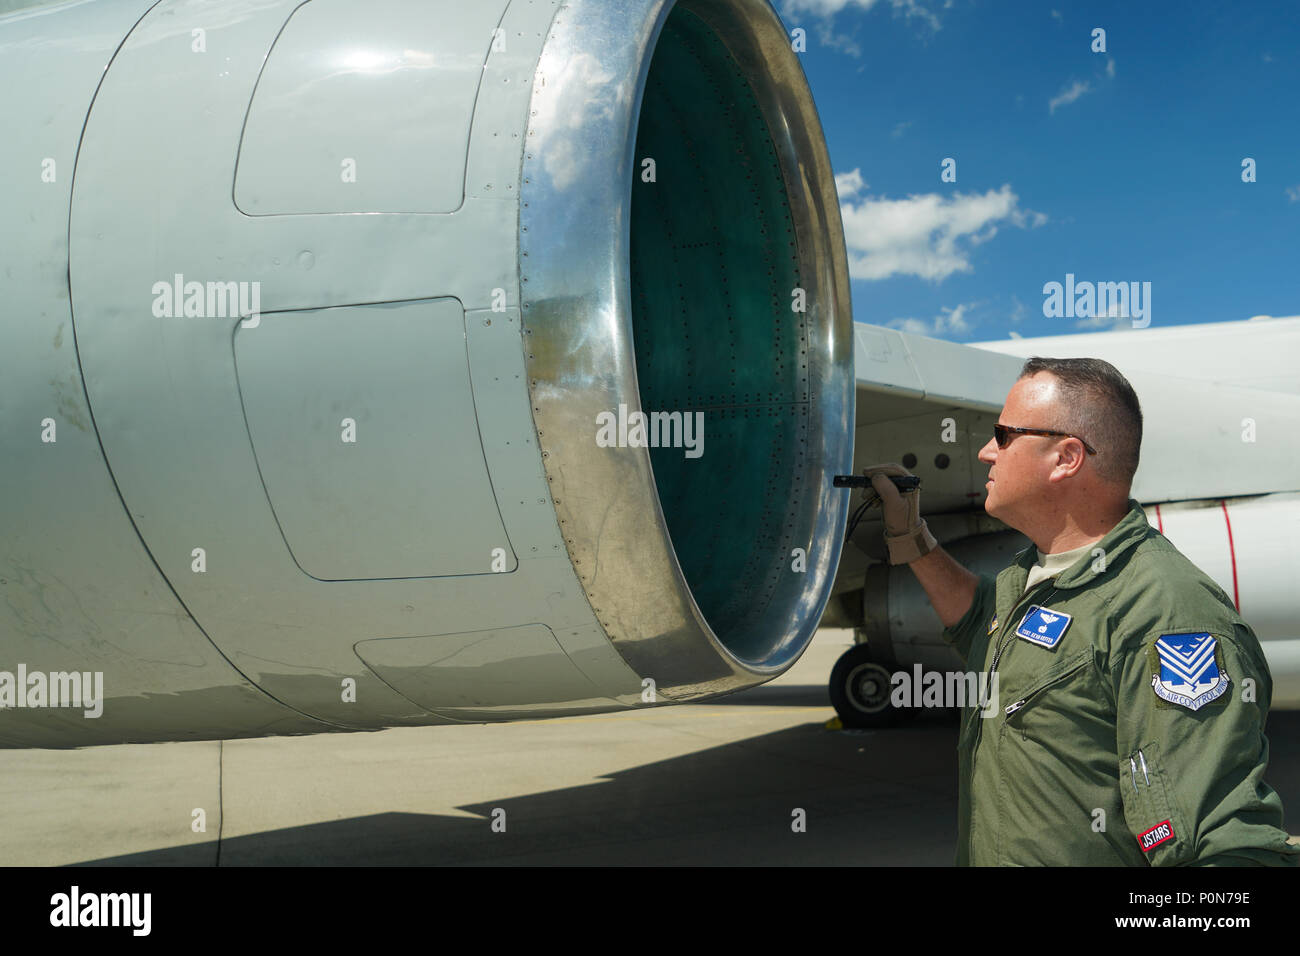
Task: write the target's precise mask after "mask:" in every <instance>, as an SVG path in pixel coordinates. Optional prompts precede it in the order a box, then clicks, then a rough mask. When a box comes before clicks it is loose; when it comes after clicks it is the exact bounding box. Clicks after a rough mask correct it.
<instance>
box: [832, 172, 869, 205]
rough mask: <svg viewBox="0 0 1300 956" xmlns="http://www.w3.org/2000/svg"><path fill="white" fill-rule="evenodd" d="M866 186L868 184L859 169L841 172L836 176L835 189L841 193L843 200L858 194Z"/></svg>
mask: <svg viewBox="0 0 1300 956" xmlns="http://www.w3.org/2000/svg"><path fill="white" fill-rule="evenodd" d="M866 188H867V184H866V182H865V181H864V180H863V179H862V172H861V171H860V170H858V169H854V170H851V171H850V172H847V173H840V174H839V175H837V176H836V177H835V189H836V191H837V192H838V193H839V194H840V199H841V201H842V200H845V199H848V198H850V197H852V196H856V195H857V194H858V193H860V192H862V190H864V189H866Z"/></svg>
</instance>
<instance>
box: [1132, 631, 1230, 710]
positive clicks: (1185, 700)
mask: <svg viewBox="0 0 1300 956" xmlns="http://www.w3.org/2000/svg"><path fill="white" fill-rule="evenodd" d="M1218 645H1219V642H1218V639H1216V638H1215V637H1214V636H1213V635H1212V634H1205V633H1201V634H1196V633H1189V634H1164V635H1161V637H1160V638H1158V639H1157V640H1156V644H1155V650H1156V655H1157V656H1158V658H1159V665H1160V669H1159V671H1158V672H1157V673H1156V674H1155V675H1154V676H1152V678H1151V687H1152V689H1153V690H1154V691H1155V692H1156V696H1157V697H1159V698H1161V699H1162V700H1167V701H1169V702H1170V703H1172V704H1180V705H1181V706H1183V707H1186V708H1187V709H1188V710H1193V711H1195V710H1200V709H1201V708H1202V707H1204V706H1205V705H1206V704H1208V703H1209V702H1210V701H1212V700H1217V699H1218V698H1219V697H1222V696H1223V694H1224V692H1225V691H1227V689H1228V682H1229V677H1228V675H1227V674H1226V673H1224V671H1223V669H1222V668H1220V667H1219V662H1218V655H1217V654H1216V649H1217V648H1218Z"/></svg>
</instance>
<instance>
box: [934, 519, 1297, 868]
mask: <svg viewBox="0 0 1300 956" xmlns="http://www.w3.org/2000/svg"><path fill="white" fill-rule="evenodd" d="M1129 508H1130V510H1129V513H1128V514H1127V515H1126V516H1125V517H1124V519H1123V520H1122V521H1120V523H1119V524H1117V525H1116V526H1115V527H1114V528H1113V529H1111V531H1110V533H1108V534H1107V535H1106V536H1105V537H1104V538H1102V539H1101V540H1100V541H1099V542H1097V544H1096V546H1095V547H1096V548H1100V549H1102V551H1103V552H1104V559H1103V558H1101V557H1100V556H1098V557H1095V558H1094V557H1089V556H1085V557H1084V558H1083V559H1081V560H1080V561H1078V562H1077V563H1075V564H1074V565H1072V566H1071V567H1069V568H1067V569H1066V570H1065V571H1062V572H1061V573H1060V575H1058V576H1057V577H1056V578H1054V579H1051V578H1049V579H1048V580H1046V581H1042V582H1039V583H1038V584H1036V585H1035V586H1034V587H1032V588H1031V589H1030V590H1029V591H1028V592H1027V593H1023V596H1022V592H1024V587H1025V581H1026V580H1027V578H1028V574H1029V569H1030V568H1031V567H1032V566H1033V564H1034V560H1035V558H1036V554H1035V549H1034V548H1033V547H1030V548H1028V549H1026V550H1025V551H1023V552H1021V553H1020V554H1019V555H1017V557H1016V560H1015V561H1014V562H1013V563H1012V564H1011V566H1010V567H1008V568H1006V569H1005V570H1004V571H1002V572H1001V573H1000V574H999V575H998V576H997V579H996V581H994V580H993V579H992V578H990V577H988V576H987V575H981V576H980V582H979V586H978V588H977V589H976V592H975V599H974V601H973V602H972V604H971V607H970V608H969V610H967V612H966V614H965V616H964V617H962V619H961V620H960V621H958V622H957V623H956V624H955V625H953V626H952V627H950V628H947V629H945V630H944V632H943V635H944V639H945V640H946V641H948V642H949V643H951V644H952V645H953V647H954V648H955V649H956V650H957V651H958V652H959V653H960V654H961V656H962V658H963V659H964V660H965V661H966V665H967V667H968V668H970V669H972V670H977V671H981V672H983V673H988V672H989V671H990V669H991V667H992V665H993V661H994V658H995V656H996V655H997V652H998V647H999V646H1002V645H1004V644H1005V646H1004V647H1003V648H1002V652H1001V656H1000V657H999V658H998V661H997V669H996V674H997V682H998V683H997V686H996V692H997V700H996V704H995V706H992V707H989V708H986V709H985V713H991V715H992V716H988V717H981V716H980V709H979V708H976V707H967V708H965V709H964V710H963V712H962V720H961V734H960V738H959V742H958V745H957V750H958V768H959V770H958V773H959V800H960V803H959V809H958V850H957V864H958V865H959V866H963V865H999V864H1001V865H1007V864H1025V865H1060V866H1064V865H1070V866H1090V865H1103V866H1105V865H1109V866H1116V865H1131V866H1142V865H1147V864H1149V865H1153V866H1168V865H1178V864H1189V863H1194V864H1272V865H1296V863H1297V858H1298V857H1300V845H1292V844H1288V843H1287V834H1286V833H1285V832H1284V831H1283V830H1282V829H1281V827H1282V801H1281V798H1280V797H1279V796H1278V795H1277V793H1275V792H1274V791H1273V789H1272V788H1271V787H1269V786H1268V785H1267V784H1265V783H1264V781H1263V776H1264V770H1265V767H1266V766H1267V765H1268V738H1267V737H1265V736H1264V719H1265V717H1266V716H1267V714H1268V707H1269V703H1270V700H1271V698H1272V691H1273V685H1272V679H1271V677H1270V675H1269V671H1268V664H1267V662H1266V661H1265V660H1264V655H1263V653H1262V652H1261V650H1260V646H1259V640H1258V638H1256V637H1255V634H1254V632H1253V631H1252V630H1251V629H1250V626H1249V625H1248V624H1246V622H1245V621H1244V620H1242V618H1241V616H1240V615H1238V614H1237V612H1236V610H1235V609H1234V608H1233V605H1232V602H1231V601H1230V600H1229V599H1228V597H1227V596H1226V595H1225V594H1224V593H1223V590H1222V589H1221V588H1219V587H1218V585H1216V584H1215V583H1214V582H1213V581H1212V580H1210V578H1209V577H1208V576H1206V575H1205V574H1204V573H1203V572H1202V571H1201V570H1200V569H1199V568H1197V567H1196V566H1195V565H1194V564H1192V562H1190V561H1189V560H1187V558H1185V557H1184V556H1183V555H1182V554H1181V553H1179V551H1178V550H1177V549H1176V548H1175V547H1174V546H1173V545H1172V544H1170V542H1169V540H1168V539H1167V538H1166V537H1165V536H1164V535H1162V534H1160V533H1159V532H1158V531H1156V529H1154V528H1152V527H1151V526H1150V524H1149V523H1148V522H1147V518H1146V514H1145V513H1144V512H1143V510H1142V508H1141V507H1140V506H1139V505H1138V503H1137V502H1136V501H1134V500H1132V499H1129ZM1094 553H1095V552H1094ZM1033 606H1039V607H1041V608H1043V611H1041V612H1038V611H1036V612H1034V613H1033V614H1032V615H1030V614H1029V613H1028V611H1029V609H1030V608H1031V607H1033ZM1066 615H1068V616H1069V617H1068V619H1067V618H1066V617H1065V616H1066ZM1062 626H1063V627H1064V630H1063V631H1062V630H1061V627H1062ZM1017 631H1021V632H1022V633H1024V634H1025V635H1026V636H1027V637H1028V638H1029V639H1026V637H1024V636H1017ZM1040 632H1042V633H1040ZM1166 635H1172V637H1169V638H1167V639H1166V641H1165V642H1163V643H1162V644H1161V646H1160V647H1159V648H1157V647H1156V646H1155V645H1156V641H1157V640H1158V639H1160V638H1162V637H1164V636H1166ZM1204 635H1210V638H1212V639H1213V641H1214V642H1215V643H1214V644H1213V646H1211V645H1210V638H1207V637H1205V636H1204ZM1053 638H1055V643H1054V644H1052V640H1053ZM1049 645H1050V646H1049ZM1171 646H1172V647H1173V648H1174V651H1173V652H1171V651H1170V650H1169V648H1170V647H1171ZM1180 652H1185V653H1186V654H1187V655H1192V656H1189V657H1183V658H1180V657H1179V656H1178V653H1180ZM1197 654H1199V657H1196V656H1195V655H1197ZM1211 655H1212V656H1213V663H1210V661H1209V658H1210V656H1211ZM1162 665H1163V666H1162ZM1179 666H1184V667H1185V668H1186V670H1185V671H1182V672H1181V673H1184V674H1190V675H1191V677H1190V679H1191V680H1192V681H1193V682H1194V683H1193V684H1188V683H1186V679H1185V678H1179V677H1178V676H1177V675H1178V674H1179V673H1180V672H1179V671H1178V670H1177V667H1179ZM1169 667H1173V668H1175V669H1174V670H1169V669H1168V668H1169ZM1198 668H1199V673H1198V670H1197V669H1198ZM1216 668H1217V680H1216ZM1162 677H1163V678H1164V679H1163V680H1162ZM1207 685H1208V688H1209V689H1208V690H1207ZM1157 689H1158V690H1159V691H1160V693H1157ZM1252 693H1253V699H1251V695H1252ZM1192 694H1195V695H1196V696H1189V695H1192ZM1216 695H1217V696H1216ZM1179 700H1181V701H1182V702H1183V703H1180V702H1178V701H1179ZM1188 704H1191V705H1195V709H1192V707H1191V706H1187V705H1188ZM1008 710H1009V711H1010V713H1008V712H1007V711H1008Z"/></svg>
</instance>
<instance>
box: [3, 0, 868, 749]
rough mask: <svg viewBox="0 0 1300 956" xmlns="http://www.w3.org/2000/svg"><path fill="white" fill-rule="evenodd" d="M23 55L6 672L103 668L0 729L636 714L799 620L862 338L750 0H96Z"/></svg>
mask: <svg viewBox="0 0 1300 956" xmlns="http://www.w3.org/2000/svg"><path fill="white" fill-rule="evenodd" d="M0 79H2V80H3V86H4V88H5V89H6V90H10V91H22V94H23V95H22V97H21V98H20V97H13V96H10V97H6V100H7V102H6V103H5V104H4V105H3V106H2V107H0V110H2V111H3V113H4V115H3V117H0V119H2V120H3V122H2V123H0V125H2V126H3V128H4V129H5V130H6V131H7V135H9V136H10V138H11V141H12V142H13V143H14V144H15V146H14V148H13V149H7V150H6V151H5V152H4V154H3V156H0V164H2V165H0V189H3V190H4V192H3V194H2V198H3V207H4V210H5V217H4V222H5V225H4V230H3V233H2V234H0V258H2V259H3V262H4V264H5V269H4V271H3V273H2V274H0V302H3V303H4V304H3V306H0V307H2V308H3V309H4V316H3V318H4V321H3V323H2V324H0V356H3V363H4V374H3V376H0V442H2V447H3V452H4V458H5V467H4V468H3V470H0V491H2V492H3V501H4V505H3V511H2V512H0V515H2V518H0V539H2V540H3V541H4V551H3V555H2V556H0V588H2V589H3V591H4V594H5V598H6V600H5V602H3V604H0V672H4V671H8V672H11V673H16V671H15V668H16V667H17V666H18V665H19V664H22V665H23V666H24V667H25V668H26V670H27V671H28V672H42V673H47V674H54V673H57V672H77V673H86V674H89V673H92V672H93V673H98V674H102V678H103V697H104V701H103V707H102V714H101V715H100V716H98V717H94V718H90V717H85V716H83V711H82V709H79V708H76V707H73V708H69V707H66V706H63V705H62V703H60V702H58V701H51V700H49V699H47V700H45V701H44V702H41V701H33V699H32V698H31V697H30V695H26V696H25V695H24V693H23V689H21V688H16V690H17V691H18V697H17V698H16V699H15V701H13V702H12V703H11V704H10V705H9V706H11V707H12V708H13V709H5V710H4V711H3V712H0V743H4V744H7V745H9V746H76V745H81V744H87V743H107V742H121V741H144V740H171V739H203V738H211V737H233V736H250V735H262V734H270V733H305V732H315V731H319V730H326V729H338V728H350V729H371V728H379V727H385V726H393V725H397V724H420V723H438V722H445V721H464V720H484V719H510V718H519V717H536V716H548V715H559V714H572V713H580V712H585V711H602V710H612V709H617V708H621V707H629V706H638V705H641V704H643V703H646V702H654V701H663V700H689V699H697V698H700V697H703V696H708V695H713V694H718V693H723V692H727V691H732V690H736V689H739V688H743V687H748V686H751V685H754V684H757V683H761V682H762V681H765V680H768V679H770V678H772V677H774V676H776V675H778V674H780V673H781V672H783V671H784V670H786V669H787V668H788V667H789V666H790V665H791V664H792V663H793V662H794V661H795V660H796V659H797V658H798V657H799V655H800V654H801V653H802V651H803V649H804V647H805V646H806V645H807V643H808V641H809V640H810V638H811V635H812V633H813V630H814V628H815V626H816V624H817V621H818V619H819V617H820V615H821V611H822V609H823V607H824V605H825V603H826V600H827V596H828V594H829V590H830V585H831V582H832V579H833V577H834V573H835V570H836V567H837V564H838V560H839V553H840V540H841V536H842V529H843V522H844V516H845V514H844V512H845V507H846V504H847V500H846V498H845V496H844V495H843V493H842V492H839V491H836V490H834V489H832V488H831V483H830V476H831V475H832V474H835V473H837V472H845V471H848V470H851V467H852V423H853V421H854V376H853V365H852V362H853V356H852V335H851V332H852V326H851V308H850V301H849V290H848V271H847V264H846V258H845V252H844V243H843V237H842V234H841V224H840V218H839V208H838V202H837V198H836V193H835V187H834V181H833V177H832V173H831V168H830V165H829V161H828V158H827V153H826V148H825V143H824V140H823V137H822V131H821V127H820V124H819V122H818V119H817V115H816V111H815V109H814V107H813V104H812V101H811V98H810V95H809V92H808V88H807V84H806V81H805V79H804V76H803V73H802V70H801V68H800V66H799V64H798V61H797V58H796V57H795V55H794V53H793V52H792V51H791V49H790V43H789V38H788V37H787V35H786V33H785V31H784V28H783V27H782V25H781V23H780V20H779V18H778V17H777V16H776V14H775V12H774V11H773V10H772V8H771V7H770V5H769V4H768V3H767V2H766V0H679V2H673V0H621V2H611V0H566V2H564V3H561V2H560V0H527V2H526V0H483V2H480V3H474V4H463V3H458V2H453V0H445V2H421V0H367V2H354V0H308V2H299V0H283V2H274V0H272V2H263V3H257V4H222V3H211V2H199V0H163V2H159V3H153V2H150V0H106V2H101V3H95V4H89V5H73V6H60V7H55V8H50V9H39V10H35V11H31V12H27V13H22V14H18V15H15V16H12V17H9V18H5V19H0ZM2 677H3V675H2V673H0V698H2V697H3V679H2ZM11 689H15V688H12V687H11ZM3 703H4V701H3V700H2V699H0V704H3Z"/></svg>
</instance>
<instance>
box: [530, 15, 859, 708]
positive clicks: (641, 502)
mask: <svg viewBox="0 0 1300 956" xmlns="http://www.w3.org/2000/svg"><path fill="white" fill-rule="evenodd" d="M679 3H680V4H681V6H683V7H684V8H686V9H688V10H690V11H691V12H692V13H694V14H696V15H697V16H699V17H700V18H701V19H703V20H704V21H705V22H706V23H707V24H708V25H709V26H710V28H711V29H713V31H714V32H715V34H716V35H717V36H718V38H719V39H720V40H721V41H722V42H723V43H724V44H725V45H726V47H727V48H728V50H729V51H730V52H731V54H732V56H733V57H734V58H735V59H736V61H737V63H738V64H739V65H740V66H741V68H742V69H743V70H745V72H746V75H747V76H749V77H750V78H751V83H752V86H753V88H754V92H755V95H756V96H757V99H758V102H759V104H760V108H761V109H762V111H763V114H764V118H765V120H766V122H767V125H768V129H769V132H770V134H771V136H772V140H773V145H774V147H775V149H776V152H777V155H778V157H779V161H780V165H781V172H782V175H783V177H784V180H785V183H786V189H787V193H788V197H789V201H790V213H791V217H792V221H793V222H794V225H795V231H796V236H797V242H798V246H799V251H800V260H801V264H802V265H801V268H802V280H801V281H802V282H803V284H804V288H805V289H806V292H807V312H806V316H805V318H806V322H805V324H806V326H807V329H806V336H807V338H806V345H807V362H808V384H809V399H810V403H811V404H810V413H809V416H808V422H809V433H808V435H807V440H808V443H809V445H808V447H809V448H810V452H809V453H808V454H807V455H806V465H805V467H804V469H803V472H802V473H801V476H800V477H801V478H802V480H803V487H805V488H806V489H807V494H806V496H805V498H804V501H803V505H802V507H801V508H800V509H799V510H798V512H797V515H796V517H797V521H796V523H795V526H794V529H793V538H792V540H793V541H794V542H795V545H796V546H797V547H802V548H804V549H805V552H806V555H807V558H806V570H805V571H803V572H796V571H791V572H790V573H789V574H787V575H786V576H785V578H784V580H783V582H782V584H781V586H780V588H779V590H778V596H777V597H776V598H774V599H773V601H772V605H771V606H772V610H773V614H774V619H773V620H772V621H771V628H772V633H773V634H774V635H777V637H776V638H774V641H773V644H772V645H771V647H770V648H769V652H768V654H767V655H766V657H765V659H764V660H761V661H754V660H744V659H742V658H740V657H738V656H737V655H736V654H735V653H733V652H732V651H730V650H729V649H728V648H726V647H725V646H724V645H723V644H722V643H721V642H720V641H719V640H718V637H717V635H716V634H715V633H714V631H713V629H712V628H711V627H710V626H709V624H708V622H707V621H706V620H705V618H704V616H703V614H702V613H701V611H700V609H699V607H698V606H697V604H696V602H695V600H694V598H693V597H692V595H691V590H690V587H689V585H688V583H687V581H686V579H685V577H684V575H683V573H682V570H681V567H680V564H679V562H678V559H677V556H676V554H675V552H674V550H673V547H672V542H671V540H670V536H669V533H668V530H667V524H666V522H665V519H664V515H663V511H662V506H661V504H660V500H659V496H658V493H657V490H656V486H655V478H654V473H653V470H652V467H651V461H650V455H649V451H648V449H645V448H631V447H628V448H597V446H596V443H595V435H596V415H597V413H599V412H608V411H615V410H617V408H618V406H619V405H620V404H625V405H627V407H628V409H629V411H635V410H640V409H641V402H640V392H639V389H638V386H637V374H636V357H635V354H634V353H633V350H632V342H633V336H632V313H631V282H630V260H629V253H630V241H631V240H630V215H631V194H632V176H633V175H635V162H634V160H635V157H634V150H635V146H636V136H637V124H638V120H639V116H640V110H641V101H642V95H643V92H644V89H645V83H646V77H647V74H648V72H649V67H650V61H651V57H652V54H653V52H654V49H655V45H656V43H657V41H658V39H659V35H660V32H661V30H662V29H663V26H664V23H665V21H666V20H667V18H668V15H669V14H670V13H671V12H672V10H673V8H674V7H675V6H676V5H677V4H679ZM519 204H520V205H519V212H520V217H519V263H520V305H521V314H522V317H523V320H522V335H523V347H524V350H525V356H526V368H527V372H528V387H529V394H530V398H531V403H532V411H533V421H534V425H535V427H536V429H537V436H538V446H539V448H540V449H541V453H542V463H543V467H544V469H545V472H546V477H547V481H548V483H549V488H550V492H551V498H552V503H553V505H554V507H555V513H556V517H557V520H558V522H559V527H560V531H561V534H562V537H563V539H564V542H565V546H566V548H567V549H568V553H569V558H570V561H571V562H572V564H573V568H574V571H575V573H576V575H577V577H578V580H579V582H580V583H581V586H582V588H583V590H584V591H585V593H586V595H587V599H588V601H589V602H590V604H591V607H592V610H593V611H594V613H595V616H596V618H597V620H598V621H599V622H600V624H601V626H602V627H603V628H604V630H605V633H606V635H607V636H608V638H609V640H610V641H611V643H612V644H613V646H614V647H615V648H616V649H617V650H618V651H619V653H620V654H621V656H622V657H623V659H624V660H625V661H626V662H627V663H628V665H629V666H630V667H631V668H632V669H633V670H634V671H635V672H636V673H637V675H639V676H640V677H642V678H643V679H644V678H650V679H652V680H653V681H654V682H655V688H656V691H658V692H662V693H663V694H664V695H665V696H666V697H669V698H671V699H678V700H681V699H690V698H696V697H701V696H711V695H715V694H719V693H725V692H728V691H734V690H738V689H740V688H743V687H748V686H752V685H755V684H759V683H762V682H763V681H765V680H769V679H771V678H772V677H775V676H777V675H778V674H780V673H782V672H784V671H785V670H787V669H788V668H789V667H790V666H791V665H792V664H793V663H794V662H795V661H796V660H797V659H798V658H799V656H800V655H801V654H802V653H803V650H804V649H805V648H806V647H807V645H808V643H809V642H810V641H811V639H812V635H813V633H814V631H815V629H816V626H817V623H818V621H819V619H820V618H821V614H822V611H823V610H824V608H825V606H826V602H827V600H828V599H829V596H830V591H831V585H832V583H833V581H834V576H835V571H836V569H837V567H838V565H839V558H840V551H841V547H842V543H843V534H844V523H845V518H846V514H847V505H848V497H847V495H845V494H844V493H843V491H841V490H836V489H833V488H832V486H831V480H830V478H831V475H833V474H835V473H837V472H839V473H845V472H848V471H850V470H851V469H852V461H853V426H854V397H855V396H854V389H855V378H854V369H853V348H852V342H853V334H852V333H853V322H852V306H851V301H850V292H849V273H848V259H847V255H846V252H845V245H844V236H843V227H842V223H841V220H840V211H839V199H838V195H837V193H836V190H835V181H834V176H833V173H832V170H831V165H830V159H829V156H828V154H827V151H826V145H825V139H824V136H823V133H822V127H821V122H820V119H819V118H818V116H817V112H816V108H815V106H814V104H813V101H812V96H811V93H810V91H809V89H808V84H807V80H806V78H805V77H804V74H803V69H802V67H801V66H800V65H799V62H798V58H797V57H796V56H795V54H794V53H793V51H792V49H791V44H790V39H789V36H788V35H787V34H786V32H785V28H784V27H783V25H782V23H781V20H780V18H779V16H778V15H777V13H776V11H775V10H774V9H773V8H772V6H771V4H770V3H769V2H768V0H568V2H566V3H565V4H563V5H561V6H560V7H559V9H558V11H557V14H556V17H555V18H554V20H553V22H552V25H551V29H550V31H549V32H548V36H547V38H546V41H545V43H544V46H543V48H542V52H541V55H540V58H539V62H538V66H537V70H536V73H535V75H534V80H533V91H532V98H531V102H530V107H529V117H528V128H527V135H526V136H525V140H524V157H523V164H522V174H521V183H520V190H519ZM611 210H612V211H613V214H612V215H611Z"/></svg>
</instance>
